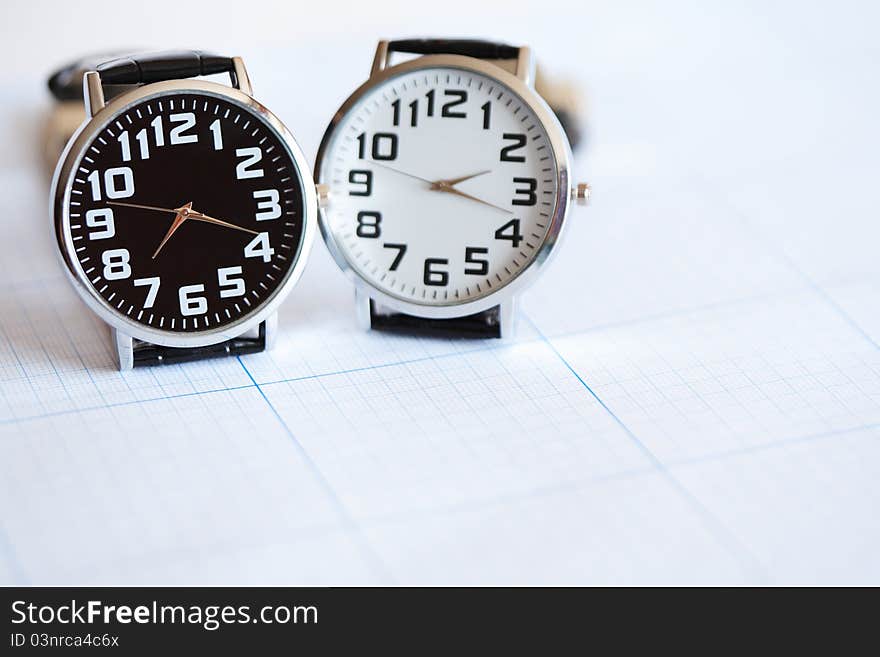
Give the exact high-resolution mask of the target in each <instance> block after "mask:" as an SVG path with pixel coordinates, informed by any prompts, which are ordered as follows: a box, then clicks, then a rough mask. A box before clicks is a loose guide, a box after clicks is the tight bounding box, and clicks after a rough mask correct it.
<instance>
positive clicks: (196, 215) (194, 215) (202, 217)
mask: <svg viewBox="0 0 880 657" xmlns="http://www.w3.org/2000/svg"><path fill="white" fill-rule="evenodd" d="M189 218H190V219H192V220H193V221H204V222H205V223H208V224H216V225H217V226H224V227H226V228H234V229H235V230H240V231H242V232H245V233H250V234H252V235H259V234H260V233H259V231H256V230H251V229H250V228H243V227H242V226H236V225H235V224H231V223H229V222H228V221H223V220H222V219H215V218H214V217H209V216H208V215H206V214H202V213H201V212H196V211H192V212H190V213H189Z"/></svg>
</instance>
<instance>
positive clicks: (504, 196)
mask: <svg viewBox="0 0 880 657" xmlns="http://www.w3.org/2000/svg"><path fill="white" fill-rule="evenodd" d="M395 53H401V54H409V55H416V57H414V58H410V59H408V60H406V61H403V62H400V63H396V64H394V65H392V62H391V61H390V60H391V57H392V55H394V54H395ZM535 70H536V69H535V65H534V62H533V58H532V55H531V51H530V49H529V48H527V47H516V46H509V45H504V44H499V43H493V42H488V41H475V40H460V39H408V40H402V41H380V42H379V45H378V48H377V49H376V54H375V57H374V61H373V66H372V71H371V74H370V78H369V79H368V80H367V82H366V83H364V84H363V85H362V86H361V87H360V88H358V89H357V90H356V91H355V92H354V93H353V94H352V95H351V96H350V97H349V98H348V100H346V101H345V103H344V104H343V105H342V107H341V108H340V110H339V111H338V112H337V113H336V115H335V116H334V118H333V120H332V122H331V124H330V126H329V128H328V129H327V131H326V133H325V135H324V138H323V140H322V142H321V146H320V149H319V152H318V157H317V163H316V165H315V171H316V176H317V179H318V183H319V184H318V203H319V206H320V209H319V215H320V220H319V221H320V226H321V232H322V234H323V236H324V240H325V241H326V243H327V246H328V247H329V249H330V251H331V253H332V254H333V257H334V259H335V260H336V262H337V264H338V265H339V266H340V267H341V268H342V270H343V271H345V272H346V273H347V274H348V275H349V276H350V278H351V279H352V280H353V281H354V284H355V296H356V307H357V316H358V319H359V323H360V324H361V325H363V326H364V327H367V328H373V329H384V330H392V331H404V332H415V333H425V334H436V335H443V336H452V337H504V336H507V335H510V333H511V331H512V329H513V323H514V318H515V304H516V297H517V294H518V293H519V292H520V291H522V290H523V289H524V288H525V287H526V286H527V285H528V284H530V283H531V282H532V281H534V280H535V277H536V276H537V275H538V273H539V271H540V270H541V269H542V268H543V267H544V265H545V264H546V263H547V260H548V258H549V257H550V256H551V254H552V253H553V251H554V249H555V247H556V245H557V243H558V242H559V239H560V237H561V235H562V230H563V227H564V224H565V218H566V215H567V213H568V209H569V200H570V199H572V198H574V199H577V200H580V201H582V202H586V200H587V199H588V197H589V191H590V190H589V186H588V185H586V184H580V185H576V184H573V183H572V181H571V161H572V157H571V145H570V142H569V138H568V137H567V136H566V131H565V129H563V126H562V124H561V123H560V120H559V119H560V118H563V119H565V120H566V122H567V126H566V127H567V128H568V129H569V133H570V134H571V135H572V136H574V135H575V134H576V132H577V131H576V125H575V121H574V119H576V117H577V111H576V109H572V108H570V107H563V108H560V109H559V110H558V116H557V113H556V112H554V110H553V109H551V107H550V105H548V103H547V102H546V101H545V100H544V99H543V98H542V97H541V96H540V95H539V94H538V93H537V92H536V91H535V82H536V75H535Z"/></svg>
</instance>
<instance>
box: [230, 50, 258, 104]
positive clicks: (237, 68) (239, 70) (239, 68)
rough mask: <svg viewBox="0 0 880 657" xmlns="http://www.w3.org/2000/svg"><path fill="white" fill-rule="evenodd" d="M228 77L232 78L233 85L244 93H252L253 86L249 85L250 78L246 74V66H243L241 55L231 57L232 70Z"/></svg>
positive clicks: (250, 94) (249, 94)
mask: <svg viewBox="0 0 880 657" xmlns="http://www.w3.org/2000/svg"><path fill="white" fill-rule="evenodd" d="M229 77H230V78H231V79H232V86H233V87H235V88H236V89H238V90H239V91H242V92H244V93H246V94H247V95H248V96H252V95H253V94H254V90H253V87H252V86H251V78H250V76H249V75H248V72H247V68H245V65H244V60H243V59H242V58H241V57H233V58H232V71H231V72H230V74H229Z"/></svg>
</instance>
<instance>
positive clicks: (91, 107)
mask: <svg viewBox="0 0 880 657" xmlns="http://www.w3.org/2000/svg"><path fill="white" fill-rule="evenodd" d="M83 101H84V104H85V108H86V114H88V116H89V118H91V117H93V116H94V115H95V114H97V113H98V112H100V111H101V110H102V109H103V108H104V105H105V102H104V87H103V86H101V75H100V74H99V73H98V72H97V71H87V72H86V74H85V75H83Z"/></svg>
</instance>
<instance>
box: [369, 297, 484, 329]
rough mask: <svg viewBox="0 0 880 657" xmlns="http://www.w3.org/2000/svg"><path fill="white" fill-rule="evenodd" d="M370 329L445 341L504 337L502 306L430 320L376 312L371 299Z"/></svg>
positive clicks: (401, 314)
mask: <svg viewBox="0 0 880 657" xmlns="http://www.w3.org/2000/svg"><path fill="white" fill-rule="evenodd" d="M370 326H371V327H372V328H374V329H377V330H380V331H389V332H394V333H409V334H412V333H418V334H419V335H431V336H435V337H444V338H500V337H501V322H500V321H499V310H498V306H495V307H494V308H490V309H489V310H486V311H483V312H481V313H476V314H474V315H465V316H464V317H451V318H449V319H428V318H426V317H415V316H413V315H404V314H403V313H379V312H376V304H375V302H373V301H372V300H370Z"/></svg>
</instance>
